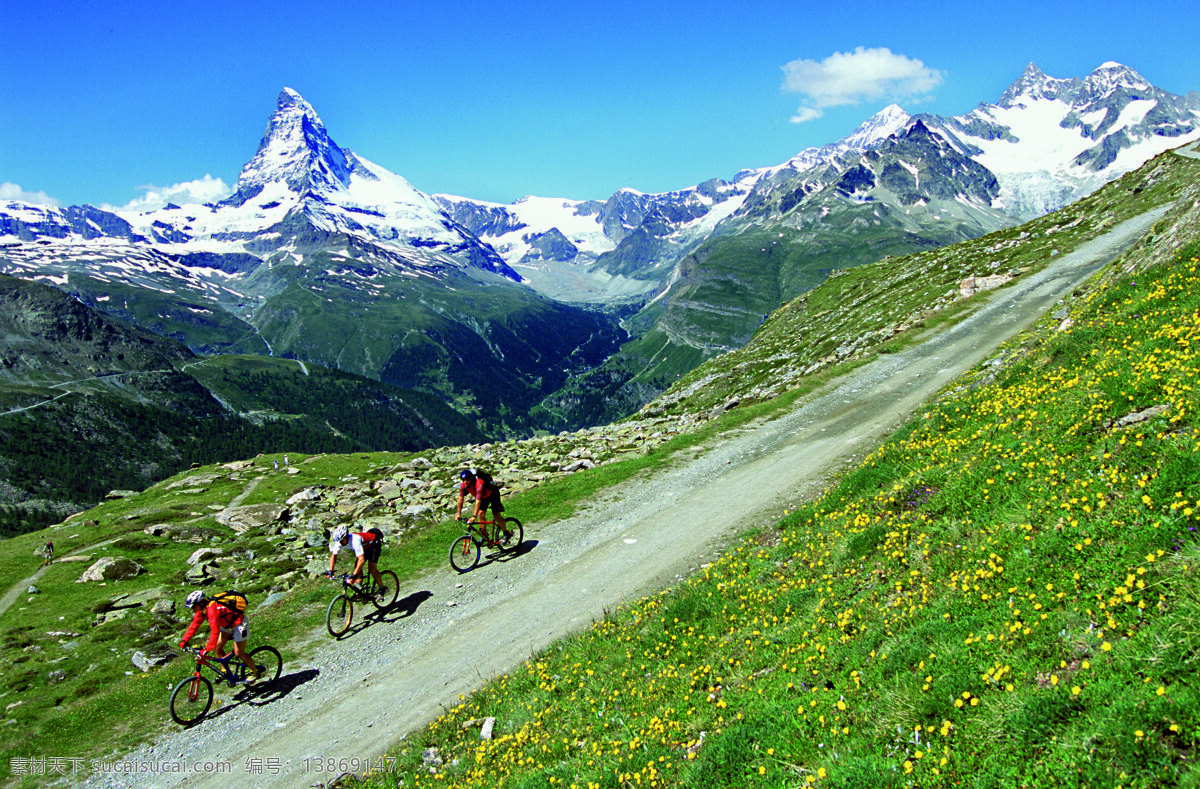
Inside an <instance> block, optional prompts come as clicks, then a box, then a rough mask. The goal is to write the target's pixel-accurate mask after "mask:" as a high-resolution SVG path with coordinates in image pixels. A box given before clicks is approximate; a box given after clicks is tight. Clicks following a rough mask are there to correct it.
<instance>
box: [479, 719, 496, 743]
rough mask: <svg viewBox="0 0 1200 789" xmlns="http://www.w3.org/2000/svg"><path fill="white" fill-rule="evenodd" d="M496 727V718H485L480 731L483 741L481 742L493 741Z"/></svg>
mask: <svg viewBox="0 0 1200 789" xmlns="http://www.w3.org/2000/svg"><path fill="white" fill-rule="evenodd" d="M495 725H496V719H495V718H485V719H484V721H483V726H482V727H480V729H479V739H481V740H490V739H492V728H493V727H495Z"/></svg>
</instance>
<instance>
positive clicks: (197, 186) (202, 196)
mask: <svg viewBox="0 0 1200 789" xmlns="http://www.w3.org/2000/svg"><path fill="white" fill-rule="evenodd" d="M138 189H141V190H142V191H143V192H145V194H143V195H142V196H141V197H138V198H135V199H133V200H130V201H129V202H128V203H126V204H125V205H123V206H121V208H120V209H119V210H121V211H153V210H155V209H156V208H163V207H165V206H166V205H167V204H168V203H174V204H175V205H196V204H200V203H212V202H215V201H217V200H223V199H224V198H226V197H229V195H231V194H233V189H231V188H230V187H229V186H228V185H226V183H225V182H224V181H222V180H221V179H220V178H213V177H212V176H211V175H205V176H204V177H203V178H200V179H198V180H195V181H186V182H184V183H181V184H175V185H174V186H150V185H147V186H139V187H138ZM106 207H107V208H111V207H109V206H106Z"/></svg>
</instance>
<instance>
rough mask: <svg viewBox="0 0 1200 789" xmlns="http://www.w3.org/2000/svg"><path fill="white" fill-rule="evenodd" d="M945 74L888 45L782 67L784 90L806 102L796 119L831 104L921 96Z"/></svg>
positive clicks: (802, 119)
mask: <svg viewBox="0 0 1200 789" xmlns="http://www.w3.org/2000/svg"><path fill="white" fill-rule="evenodd" d="M942 79H943V73H942V72H941V71H938V70H937V69H931V68H929V67H928V66H926V65H925V64H924V63H922V62H921V61H919V60H914V59H913V58H910V57H907V56H905V55H898V54H896V53H894V52H892V51H891V50H890V49H888V48H887V47H873V48H869V49H868V48H866V47H857V48H856V49H855V50H854V51H853V52H834V53H833V54H832V55H830V56H829V57H827V58H825V59H824V60H822V61H816V60H806V59H804V58H801V59H799V60H793V61H792V62H790V63H787V64H786V65H784V66H783V90H784V91H786V92H788V93H799V94H800V95H802V96H804V97H805V101H804V103H803V104H802V105H801V106H800V108H799V109H797V110H796V114H795V115H794V116H793V117H792V119H791V120H792V123H804V122H806V121H811V120H815V119H817V118H819V117H821V116H822V115H823V114H824V109H825V108H826V107H837V106H841V105H845V104H859V103H861V102H864V101H874V100H877V99H882V98H888V99H891V100H900V99H905V98H918V97H921V96H923V95H925V94H928V93H929V91H931V90H933V89H934V88H935V87H937V86H938V85H940V84H941V83H942Z"/></svg>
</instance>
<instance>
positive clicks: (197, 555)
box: [187, 548, 225, 565]
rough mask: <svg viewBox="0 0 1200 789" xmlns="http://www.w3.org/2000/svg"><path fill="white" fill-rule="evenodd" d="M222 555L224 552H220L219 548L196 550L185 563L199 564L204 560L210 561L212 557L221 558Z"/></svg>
mask: <svg viewBox="0 0 1200 789" xmlns="http://www.w3.org/2000/svg"><path fill="white" fill-rule="evenodd" d="M224 553H225V551H223V550H221V549H220V548H197V549H196V551H195V552H194V553H193V554H192V555H191V556H189V557H188V560H187V563H188V564H189V565H192V564H199V563H200V562H203V561H205V560H206V559H211V558H212V557H214V556H222V555H223V554H224Z"/></svg>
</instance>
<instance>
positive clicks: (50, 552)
mask: <svg viewBox="0 0 1200 789" xmlns="http://www.w3.org/2000/svg"><path fill="white" fill-rule="evenodd" d="M42 556H44V557H45V558H46V561H44V562H42V567H45V566H46V565H48V564H50V562H52V561H54V543H53V542H50V541H47V542H46V544H45V545H43V546H42Z"/></svg>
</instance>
